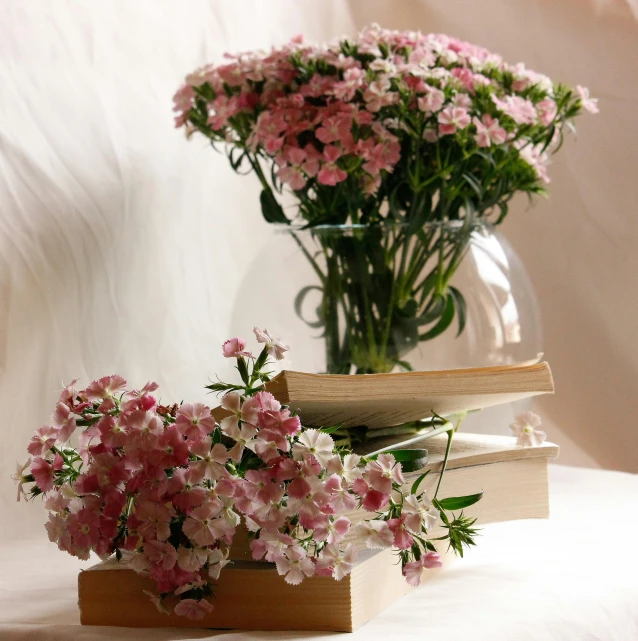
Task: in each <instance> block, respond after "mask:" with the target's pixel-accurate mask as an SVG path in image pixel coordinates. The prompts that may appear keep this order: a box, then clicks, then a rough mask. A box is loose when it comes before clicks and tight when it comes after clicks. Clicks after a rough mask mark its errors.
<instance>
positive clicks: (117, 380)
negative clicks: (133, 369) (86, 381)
mask: <svg viewBox="0 0 638 641" xmlns="http://www.w3.org/2000/svg"><path fill="white" fill-rule="evenodd" d="M125 389H126V381H125V380H124V379H123V378H122V377H121V376H119V375H117V374H114V375H113V376H103V377H102V378H100V379H99V380H97V381H93V382H92V383H91V384H90V385H89V386H88V387H87V388H86V390H85V391H84V393H85V394H86V398H87V399H88V400H89V401H101V400H102V399H112V398H114V397H115V396H117V395H118V394H121V393H122V392H123V391H124V390H125Z"/></svg>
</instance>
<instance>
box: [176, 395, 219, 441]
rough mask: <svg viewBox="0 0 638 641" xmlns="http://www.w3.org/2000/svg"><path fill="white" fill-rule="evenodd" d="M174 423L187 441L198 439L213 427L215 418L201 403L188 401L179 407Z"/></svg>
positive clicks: (208, 432)
mask: <svg viewBox="0 0 638 641" xmlns="http://www.w3.org/2000/svg"><path fill="white" fill-rule="evenodd" d="M175 425H176V426H177V429H179V431H180V432H181V433H182V434H183V435H184V436H185V437H186V438H187V439H188V440H189V441H198V440H201V439H203V438H204V437H205V436H206V435H208V434H210V433H211V432H212V431H213V430H214V429H215V419H214V418H213V417H212V416H211V413H210V408H209V407H207V406H206V405H204V404H203V403H193V404H190V403H189V404H186V405H182V406H181V407H180V408H179V411H178V412H177V418H176V420H175Z"/></svg>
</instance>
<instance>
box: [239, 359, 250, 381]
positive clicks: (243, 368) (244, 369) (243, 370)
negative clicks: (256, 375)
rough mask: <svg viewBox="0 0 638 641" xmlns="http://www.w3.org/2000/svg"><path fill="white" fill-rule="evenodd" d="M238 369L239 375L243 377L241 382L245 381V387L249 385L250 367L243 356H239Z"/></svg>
mask: <svg viewBox="0 0 638 641" xmlns="http://www.w3.org/2000/svg"><path fill="white" fill-rule="evenodd" d="M237 369H238V371H239V375H240V376H241V380H242V381H244V384H245V385H248V381H249V377H248V365H247V364H246V361H245V359H244V357H243V356H239V357H238V358H237Z"/></svg>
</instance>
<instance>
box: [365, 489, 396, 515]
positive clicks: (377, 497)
mask: <svg viewBox="0 0 638 641" xmlns="http://www.w3.org/2000/svg"><path fill="white" fill-rule="evenodd" d="M389 501H390V494H384V493H383V492H379V490H368V491H367V492H366V494H365V496H364V497H363V502H362V503H361V507H363V509H364V510H366V511H368V512H378V511H379V510H380V509H381V508H382V507H384V506H386V505H387V504H388V502H389Z"/></svg>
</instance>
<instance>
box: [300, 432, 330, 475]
mask: <svg viewBox="0 0 638 641" xmlns="http://www.w3.org/2000/svg"><path fill="white" fill-rule="evenodd" d="M333 448H334V441H333V440H332V438H331V437H330V435H329V434H326V433H325V432H321V431H320V430H313V429H310V430H304V431H303V432H302V433H301V434H300V436H299V441H298V442H297V443H295V444H294V445H293V447H292V455H293V458H294V459H295V460H297V461H300V460H301V459H303V458H304V457H306V456H308V455H309V454H312V456H314V457H315V458H316V459H317V460H318V461H319V463H321V465H322V466H324V467H325V465H326V464H327V463H328V461H329V460H330V459H331V458H332V450H333Z"/></svg>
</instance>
